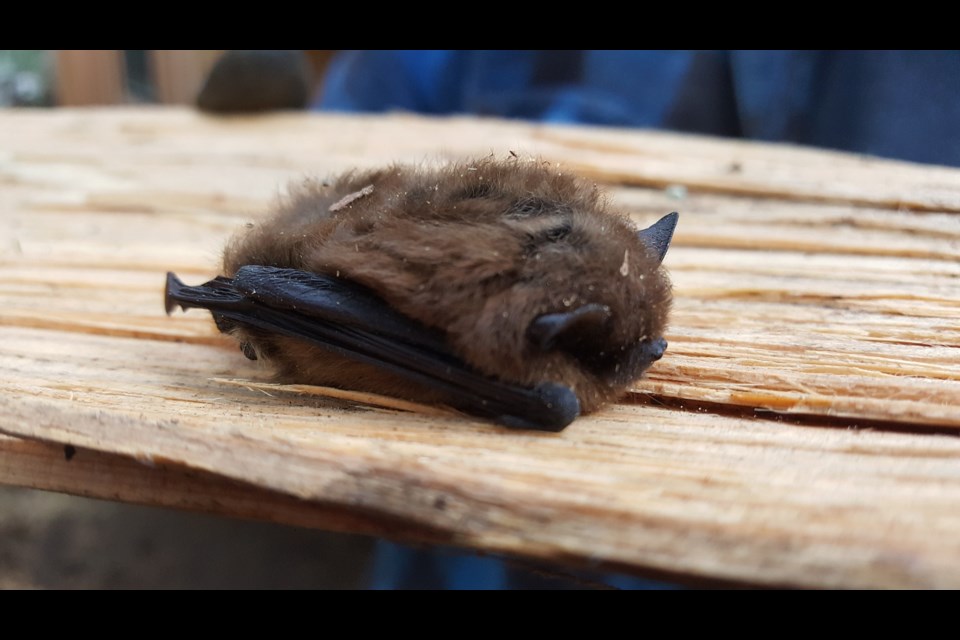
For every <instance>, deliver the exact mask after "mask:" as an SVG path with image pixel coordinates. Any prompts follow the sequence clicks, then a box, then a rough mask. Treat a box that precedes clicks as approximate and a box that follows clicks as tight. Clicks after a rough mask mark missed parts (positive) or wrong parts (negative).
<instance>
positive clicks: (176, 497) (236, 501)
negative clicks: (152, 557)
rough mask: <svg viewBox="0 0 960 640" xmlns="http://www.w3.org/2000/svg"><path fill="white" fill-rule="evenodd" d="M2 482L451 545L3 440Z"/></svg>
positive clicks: (261, 492)
mask: <svg viewBox="0 0 960 640" xmlns="http://www.w3.org/2000/svg"><path fill="white" fill-rule="evenodd" d="M0 484H7V485H13V486H19V487H27V488H31V489H41V490H44V491H56V492H59V493H67V494H70V495H76V496H82V497H86V498H98V499H105V500H118V501H121V502H127V503H131V504H140V505H147V506H158V507H168V508H175V509H184V510H188V511H196V512H200V513H210V514H214V515H221V516H229V517H234V518H241V519H247V520H260V521H266V522H275V523H279V524H285V525H294V526H299V527H306V528H311V529H322V530H324V531H334V532H338V533H350V534H361V535H371V536H381V537H394V538H400V539H408V540H414V541H419V542H429V543H444V542H447V541H449V538H450V536H449V535H448V534H446V533H444V532H441V531H434V530H432V529H430V528H428V527H425V526H423V525H422V524H420V525H410V524H409V523H405V522H403V521H402V520H399V519H397V520H394V519H391V518H389V517H386V516H384V515H382V514H373V513H371V514H366V513H364V512H362V511H358V510H356V509H353V508H350V509H347V508H343V507H338V506H335V505H327V504H324V503H322V502H318V501H313V500H300V499H298V498H295V497H293V496H290V495H287V494H283V493H278V492H274V491H269V490H267V489H263V488H261V487H258V486H256V485H251V484H247V483H243V482H239V481H235V480H231V479H229V478H226V477H224V476H220V475H217V474H214V473H209V472H205V471H200V470H195V469H188V468H186V467H182V466H179V465H174V464H172V463H170V464H165V463H160V462H158V461H156V460H142V461H137V460H135V459H134V458H130V457H127V456H123V455H118V454H111V453H103V452H101V451H96V450H94V449H86V448H82V447H74V446H72V445H63V444H60V443H54V442H45V441H40V440H23V439H20V438H12V437H9V436H3V435H0Z"/></svg>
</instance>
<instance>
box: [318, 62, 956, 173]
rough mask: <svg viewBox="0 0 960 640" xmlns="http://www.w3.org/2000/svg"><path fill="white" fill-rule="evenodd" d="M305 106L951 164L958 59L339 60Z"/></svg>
mask: <svg viewBox="0 0 960 640" xmlns="http://www.w3.org/2000/svg"><path fill="white" fill-rule="evenodd" d="M314 106H315V107H316V108H319V109H323V110H333V111H376V112H383V111H391V110H396V109H402V110H407V111H414V112H418V113H425V114H476V115H484V116H499V117H504V118H525V119H530V120H538V121H542V122H564V123H580V124H597V125H615V126H624V127H647V128H662V129H670V130H673V131H684V132H690V133H702V134H708V135H717V136H728V137H737V138H748V139H752V140H769V141H777V142H792V143H797V144H804V145H813V146H818V147H825V148H828V149H839V150H844V151H853V152H858V153H868V154H874V155H879V156H885V157H889V158H899V159H902V160H912V161H916V162H928V163H937V164H947V165H955V166H956V165H960V52H958V51H581V50H577V51H342V52H340V53H338V54H337V56H335V57H334V59H333V60H332V61H331V63H330V66H329V68H328V71H327V74H326V81H325V84H324V87H323V90H322V92H321V94H320V97H319V99H317V100H316V101H315V103H314Z"/></svg>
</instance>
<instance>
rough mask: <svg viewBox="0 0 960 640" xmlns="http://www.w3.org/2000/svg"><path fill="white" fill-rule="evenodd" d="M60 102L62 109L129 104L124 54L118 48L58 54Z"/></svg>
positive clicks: (58, 96)
mask: <svg viewBox="0 0 960 640" xmlns="http://www.w3.org/2000/svg"><path fill="white" fill-rule="evenodd" d="M55 59H56V79H57V80H56V82H57V103H58V104H60V105H62V106H87V105H104V104H120V103H122V102H125V101H126V93H125V90H126V83H125V82H124V78H123V69H124V63H123V52H122V51H120V50H117V49H102V50H68V49H61V50H58V51H56V52H55Z"/></svg>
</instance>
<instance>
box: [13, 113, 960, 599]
mask: <svg viewBox="0 0 960 640" xmlns="http://www.w3.org/2000/svg"><path fill="white" fill-rule="evenodd" d="M510 150H513V151H516V152H518V153H521V154H524V153H531V154H539V155H541V156H542V157H543V158H544V159H546V160H549V161H555V162H561V163H563V166H567V167H569V166H571V165H575V166H576V167H577V168H578V170H580V171H583V172H586V173H589V174H590V175H592V176H594V177H595V178H596V179H598V180H605V181H610V182H612V183H615V184H617V185H620V186H614V187H613V188H612V189H611V198H612V199H613V200H614V202H616V203H617V204H618V205H619V206H620V207H621V208H623V209H624V210H625V211H627V212H629V213H630V215H631V216H633V217H634V218H635V219H636V220H637V221H638V222H641V223H645V222H649V221H652V220H654V219H656V218H657V217H659V216H660V215H662V214H663V213H665V212H667V211H670V210H673V209H677V210H680V211H681V216H682V217H681V223H680V226H679V228H678V231H677V236H676V239H675V242H674V248H673V249H671V252H670V254H669V255H668V258H667V265H668V266H669V268H670V271H671V273H672V276H673V279H674V283H675V285H676V309H675V313H674V315H673V321H672V323H671V329H670V331H669V333H668V335H667V338H668V340H669V341H670V348H669V350H668V353H667V356H665V357H664V359H663V360H661V361H660V362H659V363H657V364H656V365H655V366H654V367H653V368H652V369H651V370H650V373H649V377H648V378H647V379H644V380H642V381H641V382H640V383H639V384H638V385H637V388H636V392H635V393H634V394H633V395H632V396H631V397H629V398H627V399H625V400H624V402H623V403H621V404H619V405H616V406H614V407H611V408H610V409H609V410H607V411H604V412H602V413H599V414H596V415H594V416H590V417H586V418H582V419H580V420H578V421H576V422H575V423H574V424H573V425H571V427H569V428H568V429H567V430H566V431H564V432H563V433H561V434H531V433H515V432H509V431H506V430H503V429H500V428H497V427H493V426H490V425H488V424H484V423H480V422H476V421H474V420H471V419H467V418H462V417H457V416H447V415H436V414H435V412H434V414H432V415H428V414H425V413H420V412H403V411H398V410H395V409H383V408H371V407H369V406H364V405H359V404H356V403H353V402H349V401H344V400H334V399H327V398H324V397H322V396H317V395H313V394H304V393H303V391H304V390H303V389H298V388H294V387H291V388H283V387H273V386H270V385H268V384H265V383H267V382H268V381H269V378H268V375H267V373H266V372H265V371H262V370H260V369H258V368H257V367H256V365H255V363H248V362H247V361H246V360H245V359H244V358H243V357H242V355H241V354H240V353H239V351H238V350H237V349H236V346H235V345H234V344H232V342H231V341H229V340H226V339H224V338H222V337H220V336H219V335H217V333H216V330H215V329H214V328H213V326H212V323H211V322H210V320H209V317H208V316H207V315H206V314H202V313H199V312H193V313H190V314H186V315H179V314H178V315H176V316H174V317H172V318H168V317H166V316H165V315H164V314H163V305H162V288H163V274H164V273H165V272H166V271H167V270H174V271H177V272H179V273H180V274H181V275H182V277H183V278H184V279H185V280H187V281H189V282H194V281H200V280H201V279H204V278H207V277H210V276H212V275H214V274H215V270H216V263H217V256H218V253H219V249H220V247H221V246H222V243H223V241H224V240H225V238H226V237H227V236H228V235H229V234H230V233H232V232H233V231H234V230H236V229H237V228H238V227H240V226H241V225H242V224H243V223H244V222H245V221H247V220H249V219H253V218H256V217H257V216H259V215H262V213H263V212H264V210H265V209H266V208H267V207H268V206H269V205H270V203H271V202H273V201H274V200H275V198H276V197H277V195H278V194H279V193H282V191H283V185H284V184H285V183H287V182H288V181H289V180H291V179H296V178H297V177H298V176H302V175H306V174H316V173H319V174H321V175H323V174H326V173H329V172H332V171H337V170H341V169H344V168H348V167H351V166H358V165H359V166H376V165H379V164H382V163H384V162H390V161H394V160H409V161H427V160H432V159H436V158H441V159H442V158H447V157H460V156H461V155H463V154H468V153H469V154H475V155H486V154H488V153H490V152H491V151H492V152H495V153H499V154H506V153H507V152H508V151H510ZM560 170H565V169H562V168H561V169H560ZM678 185H682V186H683V187H684V188H679V187H678ZM664 187H669V188H666V189H664ZM955 211H960V171H956V170H951V169H946V168H941V167H926V166H920V165H911V164H906V163H896V162H891V161H883V160H875V159H866V158H861V157H856V156H850V155H844V154H836V153H827V152H818V151H813V150H808V149H798V148H790V147H782V146H774V145H757V144H747V143H738V142H728V141H720V140H713V139H703V138H695V137H683V136H674V135H668V134H659V133H648V132H632V131H631V132H628V131H617V130H607V129H591V128H558V127H537V126H532V125H527V124H521V123H503V122H498V121H491V120H470V119H449V120H430V119H421V118H414V117H410V116H390V117H367V118H360V117H346V116H326V117H320V116H309V115H292V114H291V115H278V116H271V117H263V118H231V119H211V118H207V117H204V116H200V115H197V114H194V113H191V112H189V111H187V110H164V111H156V110H141V109H136V110H134V109H124V110H99V111H58V112H6V113H2V114H0V220H2V223H0V431H3V432H6V433H8V434H12V435H16V436H20V437H27V438H31V439H37V440H45V441H49V442H55V443H61V444H63V443H69V444H73V445H75V446H79V447H84V448H87V449H91V450H96V451H100V452H103V454H104V455H106V454H113V455H108V458H109V459H110V460H112V461H114V462H115V463H116V464H117V465H120V466H123V465H127V466H130V464H131V463H128V462H125V461H124V460H125V459H130V458H132V459H135V460H140V461H147V462H152V463H153V464H160V465H161V466H162V467H163V468H164V469H171V471H169V473H172V474H177V478H178V480H177V482H178V483H181V484H176V485H175V489H171V490H170V491H168V492H166V493H164V492H162V491H159V490H157V489H156V487H155V486H154V484H153V483H154V482H155V481H156V476H155V475H153V474H151V473H146V472H145V473H142V474H137V473H133V472H131V473H130V474H129V478H132V479H131V480H129V482H128V485H125V486H129V487H132V489H125V490H124V491H122V492H121V491H114V492H113V493H110V492H109V487H108V485H107V484H104V483H103V478H102V477H98V475H97V473H98V471H97V467H91V466H86V467H83V466H81V465H76V466H74V467H70V466H69V465H63V464H60V465H57V469H58V470H57V473H56V474H55V475H54V476H52V477H48V476H46V475H45V474H44V472H43V469H44V467H43V466H42V465H41V466H38V465H37V464H36V463H35V460H36V458H32V457H31V455H33V454H30V453H24V452H25V451H26V449H22V447H27V448H30V447H39V446H42V445H36V444H32V443H23V442H20V441H16V440H5V441H3V442H2V443H3V445H4V446H3V447H2V461H0V465H3V470H2V471H0V480H2V481H5V482H13V483H18V484H24V485H27V486H38V487H42V488H50V489H56V490H62V491H69V492H74V493H80V494H84V495H97V494H98V493H100V494H101V495H104V496H105V497H116V498H118V499H125V500H133V501H143V502H148V503H149V502H155V503H159V504H177V500H178V498H177V497H176V493H177V492H180V491H183V492H186V493H189V492H191V491H196V492H198V495H207V494H205V493H204V492H208V493H209V495H212V496H213V497H211V498H209V500H213V501H217V498H216V492H217V490H218V489H217V487H218V486H220V485H219V484H218V483H219V482H220V481H219V480H218V479H216V478H215V476H222V477H224V478H227V479H230V480H234V481H241V482H245V483H249V484H250V485H255V486H256V487H257V488H251V489H250V491H251V492H255V494H256V495H257V496H258V500H259V499H261V498H262V499H263V500H264V501H267V502H270V503H271V504H272V501H273V499H274V498H275V499H276V500H277V502H276V505H277V506H276V508H273V507H270V506H264V507H263V508H262V510H261V511H260V512H259V513H260V514H261V516H260V517H266V518H271V519H279V520H282V521H288V522H292V523H298V524H303V523H305V522H307V523H313V524H315V525H316V526H324V527H329V528H338V529H341V530H342V529H346V530H357V531H365V532H378V533H382V534H384V535H391V536H393V537H401V538H404V539H423V540H430V541H435V540H446V541H451V542H454V543H456V544H461V545H464V546H470V547H476V548H481V549H488V550H495V551H503V552H508V553H512V554H518V555H525V556H531V557H538V558H548V559H554V560H561V561H568V562H575V563H605V564H610V565H615V566H618V567H620V568H623V569H627V570H632V571H636V572H639V573H644V572H656V573H667V574H673V575H678V576H689V577H691V578H707V579H715V580H728V581H733V582H746V583H758V584H787V585H799V586H920V587H931V586H953V587H956V586H958V585H960V578H958V576H960V517H957V516H956V505H957V504H960V439H957V438H956V437H954V435H953V431H954V430H955V429H956V428H958V427H960V358H958V355H960V323H958V318H960V261H958V257H960V217H958V216H957V215H955V214H954V213H953V212H955ZM244 381H249V384H244ZM30 450H31V451H33V449H30ZM91 454H92V452H91ZM97 455H100V454H97ZM31 460H33V461H34V462H31ZM124 468H126V467H124ZM131 468H135V467H131ZM70 469H74V470H76V471H75V472H74V471H70ZM189 470H193V471H189ZM196 472H200V475H194V476H192V475H191V473H196ZM105 473H106V472H105ZM111 473H112V472H111ZM64 474H65V475H64ZM124 477H127V476H124ZM194 477H195V478H197V483H198V484H197V485H196V488H191V478H194ZM125 482H126V481H125ZM223 483H224V485H225V486H226V485H229V487H230V491H240V492H241V493H242V489H237V487H238V486H240V485H236V484H234V483H232V482H228V481H227V480H224V481H223ZM138 484H142V487H141V488H139V489H138V488H137V485H138ZM210 487H213V488H212V489H211V488H210ZM138 492H139V493H138ZM279 494H283V495H282V496H281V495H279ZM271 496H272V497H271ZM283 496H292V497H293V498H286V497H283ZM209 500H208V503H209ZM181 504H184V506H189V505H186V503H181ZM221 504H222V505H225V506H223V508H222V511H226V512H231V511H234V512H236V513H238V514H240V515H257V514H255V513H254V514H251V513H250V512H249V511H247V512H245V511H244V508H245V507H243V506H242V504H239V503H237V506H233V505H234V503H231V502H230V501H229V500H224V501H222V502H221ZM317 504H318V505H320V506H317ZM298 505H302V507H303V510H304V512H303V513H307V514H308V515H304V514H303V513H300V510H299V509H298ZM316 509H319V510H321V511H323V510H327V511H330V512H335V513H337V514H340V515H339V516H337V517H327V516H323V517H320V516H316V515H315V514H314V515H309V513H308V512H310V513H312V511H311V510H316ZM324 513H326V511H324ZM351 517H352V518H354V519H355V520H353V521H351V520H350V519H349V518H351ZM310 518H315V519H313V520H310ZM343 522H347V523H348V524H345V525H344V524H342V523H343ZM337 523H341V524H337ZM371 523H372V524H371Z"/></svg>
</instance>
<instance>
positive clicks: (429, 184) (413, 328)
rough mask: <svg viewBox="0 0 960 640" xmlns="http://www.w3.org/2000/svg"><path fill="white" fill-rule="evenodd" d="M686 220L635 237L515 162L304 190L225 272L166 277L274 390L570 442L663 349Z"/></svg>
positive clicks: (229, 256)
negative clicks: (376, 396) (443, 412)
mask: <svg viewBox="0 0 960 640" xmlns="http://www.w3.org/2000/svg"><path fill="white" fill-rule="evenodd" d="M677 220H678V214H677V213H676V212H674V213H670V214H668V215H666V216H664V217H663V218H662V219H660V221H658V222H657V223H655V224H654V225H652V226H651V227H649V228H647V229H644V230H638V229H637V228H636V227H635V226H634V225H633V224H632V223H631V222H630V221H629V220H627V219H626V218H625V217H623V216H622V215H618V214H616V213H614V212H612V211H610V210H609V209H608V205H607V203H606V201H605V199H604V198H603V195H602V194H601V192H600V191H599V190H598V189H597V187H596V185H593V184H591V183H589V182H587V181H586V180H584V179H582V178H580V177H577V176H575V175H573V174H570V173H568V172H564V171H562V170H560V169H559V168H558V167H557V166H556V165H549V164H547V163H544V162H538V161H533V160H531V161H523V160H520V159H518V158H516V157H511V158H508V159H506V160H497V159H493V158H486V159H480V160H475V161H466V162H458V163H452V164H448V165H446V166H443V167H438V168H427V167H411V166H405V165H394V166H390V167H387V168H384V169H380V170H374V171H365V172H360V171H354V172H349V173H347V174H345V175H343V176H341V177H339V178H338V179H336V180H332V181H330V182H320V181H317V180H307V181H306V182H304V183H303V184H301V185H299V186H297V187H295V188H293V189H292V191H291V194H290V196H289V197H288V198H287V199H286V200H285V201H284V202H283V203H282V204H281V205H280V206H279V207H278V210H277V211H276V212H275V213H274V215H273V216H272V217H271V218H269V219H267V220H265V221H263V222H260V223H256V224H254V225H252V226H250V225H248V227H250V228H249V229H247V230H246V231H245V232H243V233H241V234H239V235H237V236H236V237H234V238H233V239H232V240H231V241H230V242H229V243H228V244H227V247H226V249H225V250H224V255H223V275H222V276H219V277H217V278H214V279H213V280H211V281H209V282H207V283H205V284H202V285H199V286H187V285H185V284H183V283H182V282H181V281H180V280H179V279H178V278H177V277H176V276H175V275H174V274H172V273H168V274H167V287H166V309H167V313H168V314H169V313H171V312H172V311H173V309H174V308H175V307H177V306H179V307H181V308H182V309H184V310H186V309H189V308H203V309H208V310H209V311H210V312H211V313H212V315H213V318H214V321H215V323H216V325H217V327H218V329H219V330H220V331H221V332H223V333H228V334H231V335H233V336H234V337H236V338H237V340H238V341H239V343H240V349H241V350H242V352H243V353H244V355H246V356H247V357H248V358H250V359H261V360H265V361H267V362H269V363H270V364H272V365H273V367H274V369H275V370H276V372H277V377H278V379H280V380H282V381H287V382H298V383H306V384H316V385H325V386H336V387H345V388H351V389H355V390H359V391H372V392H377V393H384V394H387V395H393V396H396V397H401V398H406V399H412V400H416V401H419V402H423V403H428V404H443V405H447V406H450V407H453V408H455V409H458V410H460V411H463V412H465V413H468V414H471V415H474V416H478V417H481V418H485V419H488V420H492V421H494V422H496V423H499V424H502V425H505V426H508V427H514V428H520V429H539V430H545V431H560V430H561V429H563V428H564V427H566V426H567V425H568V424H570V423H571V422H572V421H573V420H574V419H575V418H576V417H577V416H579V415H580V414H581V413H589V412H592V411H595V410H597V409H598V408H600V407H601V406H603V405H604V404H605V403H608V402H610V401H612V400H614V399H616V398H617V397H618V396H620V395H621V394H622V393H623V392H624V391H625V390H626V388H627V386H629V385H630V383H632V382H633V381H634V380H636V379H637V378H639V377H640V375H641V374H642V373H643V372H644V371H645V370H646V369H647V368H648V367H649V366H650V365H651V364H653V363H654V362H655V361H657V360H659V359H660V358H661V356H662V355H663V353H664V350H665V349H666V348H667V343H666V341H665V340H664V339H663V333H664V330H665V328H666V324H667V318H668V315H669V311H670V306H671V301H672V294H671V284H670V280H669V278H668V276H667V274H666V272H665V270H664V268H663V267H662V264H661V263H662V261H663V259H664V256H665V255H666V252H667V249H668V248H669V246H670V242H671V239H672V238H673V232H674V229H675V228H676V225H677Z"/></svg>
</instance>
